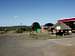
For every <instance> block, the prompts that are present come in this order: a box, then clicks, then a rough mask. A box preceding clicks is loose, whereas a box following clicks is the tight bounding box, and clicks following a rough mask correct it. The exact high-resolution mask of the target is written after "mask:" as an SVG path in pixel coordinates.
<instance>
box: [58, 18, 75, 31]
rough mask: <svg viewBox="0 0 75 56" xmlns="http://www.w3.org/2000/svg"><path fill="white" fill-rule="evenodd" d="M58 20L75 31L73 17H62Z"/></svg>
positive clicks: (74, 19)
mask: <svg viewBox="0 0 75 56" xmlns="http://www.w3.org/2000/svg"><path fill="white" fill-rule="evenodd" d="M58 22H63V23H65V24H66V25H68V26H69V27H70V28H71V29H72V31H75V18H68V19H66V18H65V19H62V20H58Z"/></svg>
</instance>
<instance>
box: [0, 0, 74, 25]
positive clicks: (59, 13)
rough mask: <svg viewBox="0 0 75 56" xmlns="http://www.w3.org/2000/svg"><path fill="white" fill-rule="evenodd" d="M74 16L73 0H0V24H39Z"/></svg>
mask: <svg viewBox="0 0 75 56" xmlns="http://www.w3.org/2000/svg"><path fill="white" fill-rule="evenodd" d="M71 17H75V0H0V26H7V25H8V26H12V25H20V24H22V25H31V24H32V23H33V22H35V21H37V22H39V23H40V24H41V25H42V24H45V23H49V22H50V23H56V21H57V20H59V19H63V18H71Z"/></svg>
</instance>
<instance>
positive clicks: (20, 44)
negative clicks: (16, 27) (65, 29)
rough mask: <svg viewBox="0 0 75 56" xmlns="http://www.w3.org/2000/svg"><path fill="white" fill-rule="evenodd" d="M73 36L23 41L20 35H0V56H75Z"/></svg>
mask: <svg viewBox="0 0 75 56" xmlns="http://www.w3.org/2000/svg"><path fill="white" fill-rule="evenodd" d="M74 35H75V34H72V35H71V36H67V37H69V38H62V39H48V40H25V39H24V38H25V36H24V35H20V34H14V35H13V34H5V35H0V56H75V37H74ZM70 37H71V38H70Z"/></svg>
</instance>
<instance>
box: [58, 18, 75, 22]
mask: <svg viewBox="0 0 75 56" xmlns="http://www.w3.org/2000/svg"><path fill="white" fill-rule="evenodd" d="M69 21H75V18H67V19H62V20H58V22H69Z"/></svg>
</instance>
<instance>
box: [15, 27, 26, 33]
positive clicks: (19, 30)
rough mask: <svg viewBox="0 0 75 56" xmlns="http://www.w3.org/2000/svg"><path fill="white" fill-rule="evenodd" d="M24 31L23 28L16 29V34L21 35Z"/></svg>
mask: <svg viewBox="0 0 75 56" xmlns="http://www.w3.org/2000/svg"><path fill="white" fill-rule="evenodd" d="M24 31H25V29H24V28H18V29H16V33H23V32H24Z"/></svg>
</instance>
